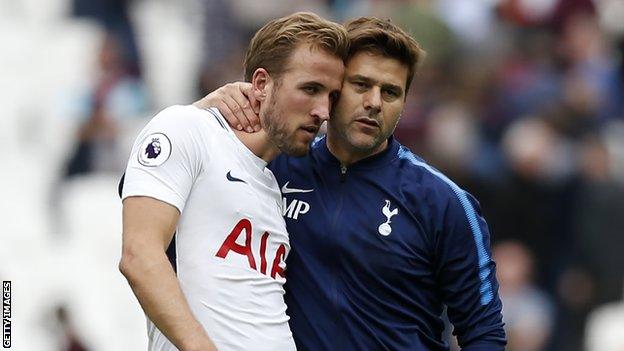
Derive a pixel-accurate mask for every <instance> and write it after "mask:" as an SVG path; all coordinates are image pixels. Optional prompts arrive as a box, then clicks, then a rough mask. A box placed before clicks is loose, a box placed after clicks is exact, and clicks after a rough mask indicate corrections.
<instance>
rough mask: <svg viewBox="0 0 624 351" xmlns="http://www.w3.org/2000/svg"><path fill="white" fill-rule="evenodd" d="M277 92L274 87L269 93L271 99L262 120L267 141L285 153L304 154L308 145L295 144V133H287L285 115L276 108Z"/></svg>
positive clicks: (291, 154) (297, 155) (292, 154)
mask: <svg viewBox="0 0 624 351" xmlns="http://www.w3.org/2000/svg"><path fill="white" fill-rule="evenodd" d="M277 94H278V93H277V89H275V88H274V89H273V92H272V93H271V101H270V102H269V106H268V107H267V111H266V113H265V114H264V118H263V120H262V125H263V126H264V129H265V130H266V133H267V135H268V136H269V142H271V143H272V144H273V145H274V146H275V147H276V148H278V149H279V150H280V151H281V152H283V153H286V154H287V155H290V156H296V157H299V156H304V155H306V154H307V153H308V149H309V146H308V145H306V146H305V147H300V146H297V143H296V142H295V134H294V133H293V134H291V135H288V131H287V123H286V121H287V116H284V113H283V111H280V110H279V109H278V108H277V98H278V96H277ZM295 132H296V131H295Z"/></svg>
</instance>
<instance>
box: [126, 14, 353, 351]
mask: <svg viewBox="0 0 624 351" xmlns="http://www.w3.org/2000/svg"><path fill="white" fill-rule="evenodd" d="M347 47H348V39H347V36H346V32H345V30H344V29H343V28H342V27H341V26H339V25H337V24H335V23H332V22H329V21H326V20H323V19H321V18H320V17H318V16H316V15H314V14H310V13H296V14H293V15H290V16H287V17H284V18H281V19H277V20H274V21H271V22H269V23H268V24H267V25H265V26H264V27H263V28H261V29H260V30H259V31H258V32H257V33H256V35H255V36H254V38H253V39H252V41H251V43H250V45H249V48H248V51H247V54H246V57H245V79H246V80H247V81H249V82H251V83H252V85H253V88H252V90H253V94H254V96H255V97H256V98H258V99H259V101H260V104H261V106H260V118H261V119H262V123H263V125H264V126H265V128H264V130H263V131H261V132H259V133H254V134H247V133H243V132H240V131H238V130H232V129H230V128H229V127H228V124H227V123H226V121H225V120H224V119H223V117H222V116H221V115H220V114H219V112H218V110H216V109H207V110H202V109H200V108H197V107H195V106H173V107H169V108H167V109H165V110H163V111H162V112H160V113H159V114H158V115H156V116H155V117H154V118H153V119H152V120H151V121H150V122H149V123H148V125H147V126H146V127H145V128H144V129H143V131H141V133H140V135H139V136H138V138H137V141H136V142H135V145H134V147H133V149H132V153H131V155H130V160H129V162H128V167H127V169H126V174H125V178H124V180H123V184H122V186H123V192H122V198H123V199H124V200H123V250H122V258H121V262H120V264H119V266H120V270H121V272H122V273H123V274H124V276H125V277H126V278H127V280H128V282H129V283H130V286H131V287H132V289H133V291H134V293H135V295H136V296H137V298H138V300H139V302H140V304H141V306H142V307H143V310H144V311H145V313H146V314H147V317H148V332H149V349H150V350H177V349H179V350H215V349H220V350H252V349H253V350H292V349H294V348H295V345H294V342H293V339H292V334H291V332H290V330H289V327H288V317H287V315H286V312H285V311H286V305H285V303H284V300H283V294H284V290H283V288H282V286H283V284H284V282H285V275H284V270H285V259H286V257H287V255H288V252H289V249H290V246H289V241H288V234H287V232H286V227H285V224H284V220H283V218H282V216H281V196H280V191H279V188H278V186H277V182H276V180H275V177H274V176H273V174H272V173H271V171H270V170H268V169H267V168H266V167H265V166H266V164H267V162H268V161H270V160H271V159H272V158H274V157H275V156H276V155H277V154H278V153H279V152H280V151H284V152H286V153H288V154H291V155H304V154H305V153H306V152H307V151H308V149H309V144H310V142H311V141H312V139H313V138H314V136H315V135H316V132H317V131H318V128H319V127H320V125H321V123H322V122H323V121H324V120H326V119H327V118H328V117H329V110H330V108H331V103H332V101H333V99H335V97H336V96H337V94H338V92H339V90H340V87H341V84H342V77H343V74H344V66H343V59H344V57H345V56H346V53H347ZM172 117H175V118H172ZM174 232H175V236H174ZM172 238H173V242H172ZM172 243H174V244H175V254H176V259H175V260H173V263H174V264H175V269H177V270H176V271H174V267H173V266H172V265H171V263H170V262H169V260H168V257H167V255H166V250H167V248H168V247H169V246H170V244H172Z"/></svg>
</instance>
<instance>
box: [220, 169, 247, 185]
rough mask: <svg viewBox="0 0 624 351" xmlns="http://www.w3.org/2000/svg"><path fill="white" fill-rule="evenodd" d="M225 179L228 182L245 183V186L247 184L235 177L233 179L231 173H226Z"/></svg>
mask: <svg viewBox="0 0 624 351" xmlns="http://www.w3.org/2000/svg"><path fill="white" fill-rule="evenodd" d="M225 177H226V178H227V180H229V181H230V182H241V183H245V184H247V182H246V181H244V180H242V179H239V178H236V177H233V176H232V171H229V172H227V174H226V175H225Z"/></svg>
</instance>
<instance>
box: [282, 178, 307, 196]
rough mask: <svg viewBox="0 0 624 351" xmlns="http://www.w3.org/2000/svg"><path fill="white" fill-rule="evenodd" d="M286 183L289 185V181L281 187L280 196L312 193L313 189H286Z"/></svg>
mask: <svg viewBox="0 0 624 351" xmlns="http://www.w3.org/2000/svg"><path fill="white" fill-rule="evenodd" d="M288 183H290V181H287V182H286V183H285V184H284V185H283V186H282V194H290V193H310V192H313V191H314V189H296V188H289V187H288Z"/></svg>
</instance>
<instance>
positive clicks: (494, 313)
mask: <svg viewBox="0 0 624 351" xmlns="http://www.w3.org/2000/svg"><path fill="white" fill-rule="evenodd" d="M270 168H271V170H272V171H273V173H274V174H275V176H276V177H277V180H278V183H279V185H280V187H281V189H282V195H283V202H284V203H283V205H284V206H283V212H284V217H285V220H286V224H287V227H288V231H289V233H290V242H291V246H292V249H291V252H290V255H289V257H288V259H287V283H286V296H285V298H286V303H287V305H288V314H289V316H290V317H291V320H290V326H291V328H292V331H293V334H294V336H295V341H296V343H297V347H298V349H300V350H448V349H449V347H448V345H447V344H446V343H445V342H443V341H442V331H443V329H444V324H443V321H442V319H441V317H440V315H441V314H442V311H443V308H444V305H446V306H447V307H448V315H449V318H450V320H451V322H452V323H453V325H454V334H455V335H457V337H458V341H459V344H460V346H461V347H462V350H465V351H467V350H469V351H476V350H488V351H490V350H503V349H504V345H505V343H506V341H505V332H504V330H503V323H502V316H501V301H500V299H499V297H498V283H497V281H496V277H495V264H494V262H493V261H492V259H491V254H490V247H489V246H490V244H489V242H490V235H489V231H488V227H487V224H486V222H485V220H484V219H483V218H482V217H481V214H480V209H479V204H478V203H477V201H476V200H475V199H474V198H473V197H472V196H471V195H470V194H468V193H467V192H465V191H464V190H462V189H460V188H459V187H458V186H457V185H456V184H454V183H453V182H452V181H451V180H449V179H448V178H446V177H445V176H444V175H443V174H441V173H440V172H439V171H437V170H436V169H434V168H433V167H431V166H429V165H427V164H426V163H425V162H424V161H423V160H422V159H420V158H418V157H417V156H415V155H414V154H412V152H411V151H409V149H407V148H405V147H404V146H402V145H400V144H399V143H398V142H397V141H396V140H395V139H394V138H390V139H389V146H388V148H387V149H386V150H384V151H383V152H381V153H380V154H377V155H374V156H372V157H369V158H366V159H364V160H361V161H359V162H356V163H354V164H353V165H351V166H350V167H348V168H344V167H341V165H340V162H339V161H338V160H337V159H336V158H335V157H334V156H333V155H332V154H331V153H330V152H329V150H328V149H327V145H326V142H325V138H322V139H319V140H317V141H315V143H314V144H313V145H312V148H311V150H310V153H309V154H308V155H307V156H305V157H299V158H296V157H288V156H286V155H281V156H279V157H278V158H276V159H275V160H274V161H273V162H272V163H271V164H270Z"/></svg>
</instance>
